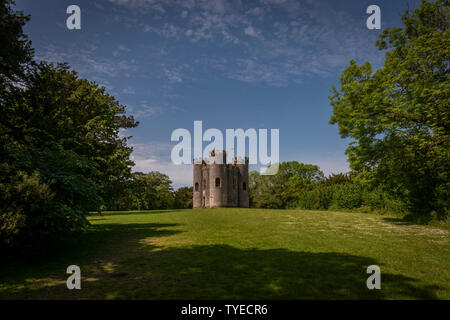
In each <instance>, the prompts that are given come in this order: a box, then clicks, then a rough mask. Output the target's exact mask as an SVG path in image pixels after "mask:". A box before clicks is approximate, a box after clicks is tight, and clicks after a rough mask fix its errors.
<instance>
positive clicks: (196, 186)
mask: <svg viewBox="0 0 450 320" xmlns="http://www.w3.org/2000/svg"><path fill="white" fill-rule="evenodd" d="M195 191H198V182H196V183H195Z"/></svg>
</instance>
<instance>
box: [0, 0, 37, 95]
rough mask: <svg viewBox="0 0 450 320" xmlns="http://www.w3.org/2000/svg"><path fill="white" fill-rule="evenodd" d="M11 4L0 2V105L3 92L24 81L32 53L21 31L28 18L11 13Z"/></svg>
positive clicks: (5, 0)
mask: <svg viewBox="0 0 450 320" xmlns="http://www.w3.org/2000/svg"><path fill="white" fill-rule="evenodd" d="M13 4H14V1H12V0H0V44H1V45H0V103H1V97H2V93H3V92H4V91H5V90H10V89H11V88H12V87H14V86H15V85H17V84H19V83H22V82H23V81H24V80H25V76H26V71H27V70H28V69H29V68H30V67H31V66H32V63H31V62H32V59H33V53H34V52H33V49H32V48H31V41H29V40H28V37H27V36H26V35H25V34H24V33H23V30H22V27H23V25H24V24H25V23H26V22H27V21H28V20H29V19H30V17H29V16H25V15H24V14H23V12H21V11H19V12H15V11H13V9H12V8H11V7H12V5H13Z"/></svg>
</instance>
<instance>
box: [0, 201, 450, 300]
mask: <svg viewBox="0 0 450 320" xmlns="http://www.w3.org/2000/svg"><path fill="white" fill-rule="evenodd" d="M89 220H90V221H91V223H92V226H91V228H90V231H89V233H88V234H87V235H85V236H84V237H83V240H82V241H81V242H80V243H79V244H78V245H76V246H75V247H69V248H67V250H66V252H64V253H61V254H58V255H57V256H54V257H52V258H46V259H45V260H44V261H40V262H35V263H33V264H32V265H26V264H18V263H15V264H12V263H2V265H1V267H0V272H1V273H0V299H450V268H449V267H450V231H449V230H448V229H445V228H438V227H430V226H418V225H408V224H404V223H402V222H401V221H400V220H398V219H395V218H392V217H391V218H389V217H386V216H381V215H374V214H362V213H343V212H314V211H301V210H260V209H200V210H168V211H145V212H110V213H106V214H105V215H103V216H92V217H90V218H89ZM72 264H75V265H78V266H80V268H81V274H82V284H81V286H82V289H81V290H68V289H67V287H66V279H67V277H68V275H67V274H66V268H67V266H69V265H72ZM369 265H378V266H380V268H381V290H368V289H367V287H366V279H367V277H368V276H369V275H368V274H367V273H366V269H367V267H368V266H369Z"/></svg>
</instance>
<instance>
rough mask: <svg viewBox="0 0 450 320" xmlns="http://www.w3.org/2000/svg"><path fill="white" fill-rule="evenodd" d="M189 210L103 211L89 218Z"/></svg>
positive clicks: (91, 214)
mask: <svg viewBox="0 0 450 320" xmlns="http://www.w3.org/2000/svg"><path fill="white" fill-rule="evenodd" d="M183 210H189V209H164V210H132V211H103V212H101V213H98V212H91V213H89V217H104V216H116V215H120V216H124V215H131V214H160V213H174V212H178V211H183Z"/></svg>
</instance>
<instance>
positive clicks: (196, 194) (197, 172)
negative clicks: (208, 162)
mask: <svg viewBox="0 0 450 320" xmlns="http://www.w3.org/2000/svg"><path fill="white" fill-rule="evenodd" d="M202 167H203V164H202V163H201V162H200V163H197V162H196V161H195V159H194V181H193V183H194V184H193V186H194V190H193V201H192V207H194V208H201V207H203V204H202V194H203V184H202V180H203V179H202Z"/></svg>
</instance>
